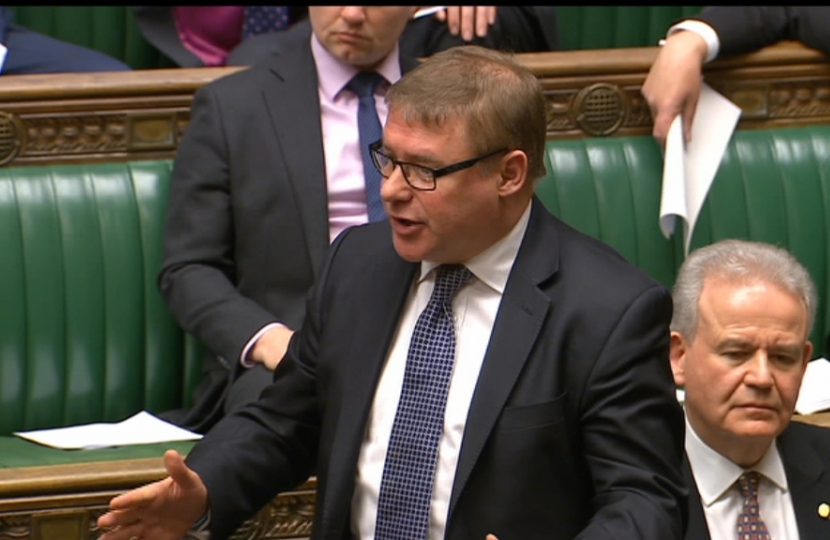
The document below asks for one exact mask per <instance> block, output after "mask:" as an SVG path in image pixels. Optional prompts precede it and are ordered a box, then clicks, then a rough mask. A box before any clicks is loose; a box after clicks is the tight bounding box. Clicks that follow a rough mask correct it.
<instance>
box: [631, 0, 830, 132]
mask: <svg viewBox="0 0 830 540" xmlns="http://www.w3.org/2000/svg"><path fill="white" fill-rule="evenodd" d="M828 27H830V7H828V6H711V7H707V8H705V9H704V10H703V11H701V12H700V13H699V14H698V15H696V16H695V17H693V18H691V19H688V20H684V21H681V22H679V23H678V24H675V25H673V26H672V28H671V29H669V35H668V37H667V38H666V43H665V45H664V46H663V48H662V49H661V50H660V53H659V54H658V55H657V59H656V60H655V61H654V64H653V65H652V67H651V70H650V71H649V74H648V77H647V78H646V80H645V82H644V83H643V95H644V96H645V98H646V101H648V103H649V106H650V107H651V111H652V117H653V118H654V136H655V137H656V138H657V139H658V141H660V142H661V143H665V139H666V135H667V134H668V131H669V126H670V125H671V123H672V120H674V118H675V117H676V116H677V115H678V114H680V115H682V117H683V127H684V132H685V136H686V139H687V140H689V139H690V137H691V129H692V122H693V120H694V113H695V108H696V107H697V101H698V98H699V96H700V83H701V79H702V70H703V64H704V63H705V62H708V61H710V60H712V59H714V58H716V57H724V56H729V55H734V54H741V53H748V52H752V51H754V50H757V49H760V48H762V47H766V46H767V45H772V44H773V43H777V42H778V41H781V40H785V39H792V40H798V41H801V42H802V43H804V44H805V45H807V46H808V47H812V48H814V49H818V50H819V51H822V52H824V53H830V31H828Z"/></svg>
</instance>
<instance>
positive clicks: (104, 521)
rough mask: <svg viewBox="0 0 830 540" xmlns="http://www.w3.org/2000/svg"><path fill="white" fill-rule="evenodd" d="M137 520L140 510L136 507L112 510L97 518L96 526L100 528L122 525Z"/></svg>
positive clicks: (139, 517) (139, 516)
mask: <svg viewBox="0 0 830 540" xmlns="http://www.w3.org/2000/svg"><path fill="white" fill-rule="evenodd" d="M138 521H141V511H140V510H138V509H131V510H113V511H110V512H107V513H106V514H104V515H102V516H101V517H100V518H98V527H100V528H102V529H109V528H111V527H123V526H126V525H131V524H133V523H137V522H138Z"/></svg>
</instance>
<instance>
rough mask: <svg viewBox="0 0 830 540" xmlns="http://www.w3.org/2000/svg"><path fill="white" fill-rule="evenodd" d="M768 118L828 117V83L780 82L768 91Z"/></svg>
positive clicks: (829, 90) (829, 104)
mask: <svg viewBox="0 0 830 540" xmlns="http://www.w3.org/2000/svg"><path fill="white" fill-rule="evenodd" d="M769 103H770V110H769V117H770V118H802V117H812V116H827V115H830V83H828V81H819V82H793V83H787V82H782V83H778V84H775V85H774V86H773V87H772V88H771V89H770V96H769Z"/></svg>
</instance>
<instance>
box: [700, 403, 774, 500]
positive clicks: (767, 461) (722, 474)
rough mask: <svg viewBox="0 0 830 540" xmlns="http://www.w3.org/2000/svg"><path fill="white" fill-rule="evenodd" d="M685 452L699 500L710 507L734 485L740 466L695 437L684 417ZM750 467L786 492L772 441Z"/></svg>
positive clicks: (742, 470) (741, 468)
mask: <svg viewBox="0 0 830 540" xmlns="http://www.w3.org/2000/svg"><path fill="white" fill-rule="evenodd" d="M686 455H687V456H688V458H689V465H690V466H691V467H692V471H694V477H695V483H696V484H697V490H698V493H700V500H701V502H702V503H703V505H704V506H711V505H712V504H713V503H714V502H715V501H717V500H718V499H720V498H721V497H723V496H724V494H726V492H727V491H728V490H729V489H730V488H731V487H732V486H733V485H734V484H735V482H736V481H737V480H738V477H740V476H741V474H743V473H744V472H746V471H745V470H744V468H743V467H741V466H740V465H738V464H736V463H734V462H732V461H730V460H729V459H727V458H725V457H724V456H723V455H721V454H720V453H718V452H717V451H715V450H714V449H713V448H712V447H710V446H709V445H708V444H706V443H705V442H703V440H701V438H700V437H698V435H697V433H695V430H694V429H693V428H692V426H691V424H689V419H688V418H687V419H686ZM752 470H754V471H758V472H759V473H761V474H762V475H763V476H765V477H766V478H767V479H768V480H770V481H771V482H772V483H773V484H775V485H776V486H777V487H778V488H779V489H781V490H782V491H787V490H788V489H789V488H788V485H787V474H786V473H785V472H784V464H783V462H782V461H781V455H780V454H779V453H778V446H777V445H776V444H775V443H773V444H771V445H770V446H769V449H767V452H766V453H765V454H764V457H762V458H761V461H759V462H758V463H757V464H756V465H755V466H754V467H752Z"/></svg>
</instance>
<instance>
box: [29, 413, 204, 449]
mask: <svg viewBox="0 0 830 540" xmlns="http://www.w3.org/2000/svg"><path fill="white" fill-rule="evenodd" d="M15 435H17V436H18V437H21V438H23V439H27V440H30V441H33V442H36V443H39V444H43V445H45V446H51V447H53V448H60V449H63V450H80V449H91V448H107V447H111V446H126V445H130V444H149V443H160V442H173V441H195V440H199V439H201V438H202V436H201V435H199V434H198V433H193V432H192V431H188V430H186V429H182V428H180V427H178V426H175V425H173V424H171V423H169V422H165V421H164V420H162V419H160V418H158V417H156V416H153V415H152V414H150V413H148V412H147V411H141V412H139V413H137V414H135V415H133V416H131V417H130V418H127V419H126V420H124V421H123V422H117V423H96V424H84V425H80V426H71V427H65V428H56V429H40V430H35V431H18V432H15Z"/></svg>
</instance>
